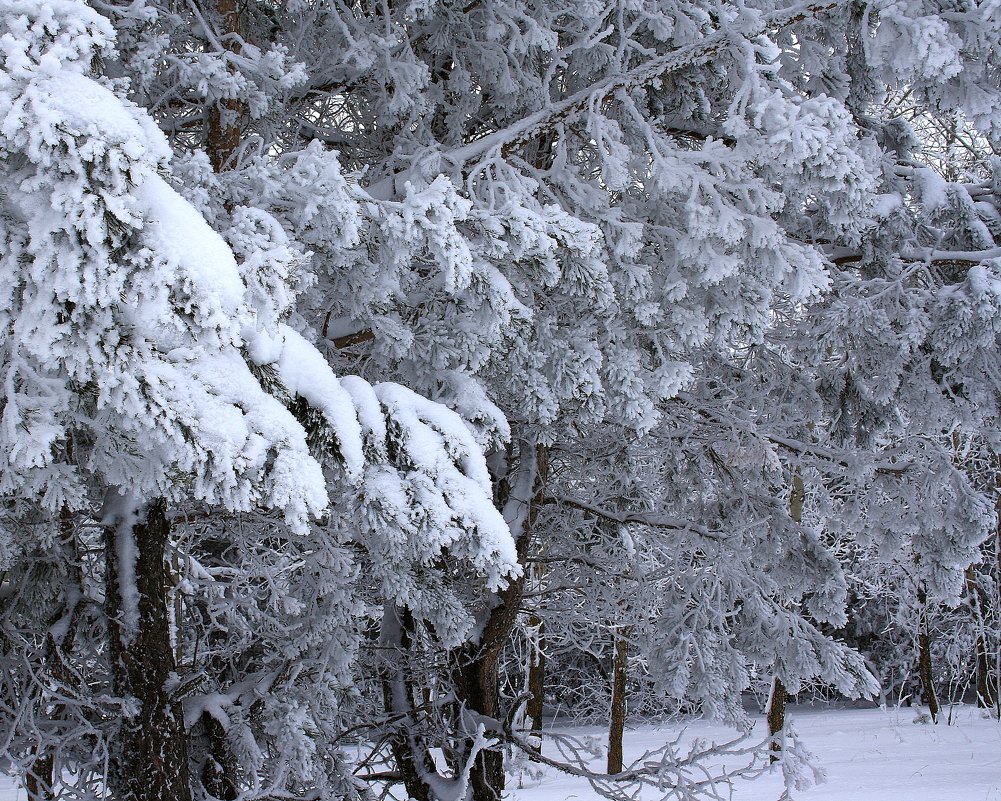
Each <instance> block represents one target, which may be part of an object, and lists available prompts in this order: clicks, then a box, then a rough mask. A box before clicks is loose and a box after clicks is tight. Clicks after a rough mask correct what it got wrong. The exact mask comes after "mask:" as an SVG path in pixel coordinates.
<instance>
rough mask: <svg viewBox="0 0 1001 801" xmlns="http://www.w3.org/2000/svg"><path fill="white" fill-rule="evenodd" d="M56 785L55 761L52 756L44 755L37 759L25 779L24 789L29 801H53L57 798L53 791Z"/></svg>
mask: <svg viewBox="0 0 1001 801" xmlns="http://www.w3.org/2000/svg"><path fill="white" fill-rule="evenodd" d="M54 784H55V760H54V759H53V758H52V755H51V754H43V755H41V756H38V757H36V758H35V761H34V762H32V764H31V769H30V770H29V771H28V774H27V775H26V776H25V777H24V789H25V791H26V792H27V795H28V801H52V799H54V798H55V797H56V795H55V792H54V790H53V785H54Z"/></svg>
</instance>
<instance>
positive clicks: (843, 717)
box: [0, 707, 1001, 801]
mask: <svg viewBox="0 0 1001 801" xmlns="http://www.w3.org/2000/svg"><path fill="white" fill-rule="evenodd" d="M790 717H791V719H792V720H793V721H794V725H795V726H796V729H797V731H798V732H799V735H800V737H801V739H802V740H803V741H804V744H805V745H806V747H807V748H809V749H810V751H812V752H813V753H814V754H815V755H816V757H817V759H818V761H819V762H820V763H821V765H822V766H823V768H824V769H825V770H826V772H827V781H826V783H824V784H821V785H819V786H816V787H813V788H811V789H809V790H800V791H796V792H794V794H793V798H794V799H796V801H1001V724H999V723H998V721H997V719H996V718H995V719H993V720H991V719H987V718H985V717H984V716H983V715H982V714H981V712H980V711H979V710H977V709H973V708H971V707H957V708H955V709H954V710H953V724H952V725H946V724H945V723H944V722H942V723H940V724H939V725H937V726H932V725H930V724H928V723H915V722H914V718H915V711H914V710H913V709H909V708H901V709H889V710H882V709H864V710H863V709H851V710H839V709H819V708H812V709H803V708H796V709H794V710H793V712H792V713H791V716H790ZM763 727H764V721H763V720H762V721H759V722H758V725H757V728H756V729H755V735H758V734H760V733H761V731H762V729H763ZM688 732H689V734H690V735H691V736H692V737H710V738H717V739H723V738H727V739H728V738H729V737H730V736H731V735H730V732H729V731H728V730H727V729H724V728H723V727H720V726H712V725H710V724H707V723H704V722H701V721H697V722H694V723H691V724H689V726H688ZM573 733H574V734H577V735H591V736H596V737H602V738H603V737H604V732H603V731H601V730H600V729H597V728H593V729H578V730H575V731H574V732H573ZM666 733H667V734H668V735H669V736H673V735H674V734H675V730H673V729H672V730H669V731H667V732H666ZM660 742H661V735H660V733H659V732H658V730H657V729H656V728H653V727H649V726H643V727H637V728H632V729H630V730H628V731H627V732H626V743H625V748H626V757H627V759H628V757H629V755H630V754H634V755H635V754H639V753H641V752H642V751H644V750H646V749H651V748H655V747H656V746H657V745H659V743H660ZM594 767H595V768H599V767H600V762H599V761H596V762H595V765H594ZM508 788H509V790H510V792H509V794H508V795H509V797H510V799H511V801H564V799H575V801H587V800H588V799H596V798H597V797H598V796H596V795H595V793H594V791H593V790H591V788H590V786H589V785H588V784H587V782H585V781H584V780H583V779H576V778H573V777H570V776H565V775H563V774H560V773H557V772H556V771H553V770H547V771H546V772H545V774H544V775H543V776H542V778H541V779H536V778H532V777H531V776H530V775H529V774H528V773H522V774H521V775H520V776H519V775H515V776H512V777H510V778H509V783H508ZM781 793H782V779H781V776H779V775H778V774H777V773H776V774H775V775H768V776H764V777H762V778H760V779H757V780H756V781H754V782H750V783H745V784H742V785H740V786H738V787H736V788H735V790H734V793H733V797H732V801H778V798H779V796H780V795H781ZM643 797H644V798H649V799H653V798H656V796H655V795H653V794H647V795H644V796H643ZM0 801H25V793H24V790H23V789H20V788H18V787H17V785H16V784H15V783H14V782H13V781H12V780H10V779H8V778H7V777H5V776H2V775H0Z"/></svg>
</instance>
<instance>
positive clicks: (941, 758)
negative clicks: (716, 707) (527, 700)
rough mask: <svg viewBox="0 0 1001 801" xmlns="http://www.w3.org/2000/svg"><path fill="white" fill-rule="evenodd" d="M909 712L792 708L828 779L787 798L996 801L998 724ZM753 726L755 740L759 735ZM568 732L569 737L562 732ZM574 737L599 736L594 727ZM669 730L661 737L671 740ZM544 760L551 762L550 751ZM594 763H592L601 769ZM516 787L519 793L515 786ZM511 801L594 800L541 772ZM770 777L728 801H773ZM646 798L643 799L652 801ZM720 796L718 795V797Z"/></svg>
mask: <svg viewBox="0 0 1001 801" xmlns="http://www.w3.org/2000/svg"><path fill="white" fill-rule="evenodd" d="M915 711H916V710H914V709H911V708H906V707H903V708H900V709H894V708H891V709H830V708H827V709H823V708H809V707H808V708H801V707H797V708H793V710H792V711H791V714H790V719H791V720H792V721H793V724H794V726H795V728H796V731H797V732H798V733H799V736H800V739H801V740H802V741H803V744H804V745H805V747H806V748H807V749H809V750H810V751H811V752H812V753H813V754H814V755H815V756H816V757H817V761H818V762H819V763H820V764H821V766H822V767H823V768H824V770H825V771H826V774H827V781H826V782H825V783H823V784H820V785H817V786H815V787H812V788H810V789H808V790H799V791H795V792H794V793H793V797H794V798H795V799H796V801H1001V724H999V723H998V721H997V719H996V718H995V719H993V720H991V719H985V718H984V717H983V715H982V713H981V711H980V710H977V709H975V708H972V707H956V708H954V709H953V725H946V724H945V722H944V721H940V723H939V724H938V725H937V726H933V725H931V724H930V723H915V722H914V719H915ZM687 730H688V733H689V734H690V735H691V736H692V737H708V738H716V739H717V740H719V739H722V738H727V737H728V732H727V730H726V729H723V728H722V727H719V726H713V725H711V724H707V723H705V722H702V721H695V722H692V723H689V724H688V729H687ZM764 731H765V723H764V720H760V721H758V723H757V725H756V727H755V730H754V735H755V740H758V739H760V738H763V737H764ZM568 733H569V732H568ZM574 733H575V734H588V735H596V736H603V732H601V731H600V730H599V729H587V730H578V731H576V732H574ZM675 733H676V732H675V731H674V730H666V731H665V732H664V734H666V735H667V736H673V735H674V734H675ZM659 737H660V735H659V734H658V731H657V729H655V728H651V727H639V728H634V729H632V730H628V731H627V732H626V737H625V741H626V742H625V750H626V760H627V762H628V759H629V757H630V755H633V756H638V755H639V754H641V753H643V751H644V750H647V749H652V748H655V747H656V746H657V745H658V744H659V743H660V742H661V741H662V740H661V739H659ZM544 753H548V754H549V755H550V756H553V757H555V756H557V755H556V754H555V753H552V752H551V750H550V751H549V752H544ZM601 764H602V762H601V760H597V761H596V762H595V763H594V765H593V766H594V767H595V768H596V769H599V770H600V769H601ZM519 784H521V785H522V786H521V787H520V788H519V787H518V785H519ZM511 789H512V790H513V792H512V796H513V798H514V799H517V801H564V799H575V801H586V800H587V799H596V798H598V796H597V795H596V794H595V792H594V791H593V790H592V789H591V787H590V786H589V785H588V784H587V782H586V781H585V780H583V779H576V778H573V777H570V776H566V775H564V774H560V773H557V772H556V771H554V770H547V771H546V773H545V775H544V776H543V778H542V779H541V780H535V779H532V778H530V777H529V776H527V775H522V777H521V781H520V782H519V779H518V777H515V778H514V779H513V780H512V782H511ZM782 790H783V785H782V777H781V775H779V774H778V773H777V772H776V773H772V774H769V775H765V776H762V777H760V778H758V779H756V780H755V781H753V782H745V783H742V784H740V785H738V786H736V787H735V789H734V792H733V796H732V801H778V799H779V796H780V795H781V794H782ZM656 797H657V796H656V795H655V794H654V793H652V791H651V792H649V793H647V794H645V795H644V796H643V798H646V799H653V798H656ZM724 797H725V795H724Z"/></svg>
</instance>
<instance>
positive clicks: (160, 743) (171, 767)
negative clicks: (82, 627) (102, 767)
mask: <svg viewBox="0 0 1001 801" xmlns="http://www.w3.org/2000/svg"><path fill="white" fill-rule="evenodd" d="M110 492H111V493H114V492H115V490H111V491H110ZM112 503H115V501H112ZM119 503H120V502H119ZM116 505H117V504H116ZM121 506H122V509H121V511H120V512H118V513H117V514H114V515H113V516H112V517H111V519H107V518H106V520H105V522H106V524H107V527H106V529H105V532H106V536H105V541H106V547H105V552H106V559H107V572H106V575H105V606H106V610H107V615H108V639H109V644H110V656H111V668H112V677H113V682H114V691H115V694H116V695H118V696H120V697H122V698H124V699H126V700H127V701H128V703H129V704H130V705H131V708H130V709H129V711H128V712H126V713H125V714H124V715H123V717H122V722H121V725H120V728H119V730H118V732H117V736H116V738H115V740H114V742H113V743H112V753H111V760H110V765H109V775H108V783H109V785H110V788H111V791H112V795H113V797H114V798H115V801H190V800H191V787H190V783H189V781H188V754H187V747H186V741H185V732H184V725H183V717H182V713H181V709H180V705H179V704H178V703H177V702H176V701H175V700H174V699H172V698H171V697H170V695H169V694H168V692H167V690H166V684H167V682H168V680H169V679H170V678H171V677H172V676H173V674H174V669H175V664H174V651H173V649H172V648H171V643H170V626H169V618H168V609H167V598H166V587H167V584H168V575H167V568H166V564H165V561H164V556H165V551H166V547H167V539H168V535H169V534H170V523H169V522H168V520H167V515H166V503H165V502H164V500H163V499H159V500H156V501H153V502H152V503H150V504H148V505H147V506H145V507H141V506H140V507H139V508H138V509H136V510H133V509H131V508H127V506H126V505H124V504H123V505H121ZM106 508H107V507H106Z"/></svg>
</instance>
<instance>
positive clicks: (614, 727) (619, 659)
mask: <svg viewBox="0 0 1001 801" xmlns="http://www.w3.org/2000/svg"><path fill="white" fill-rule="evenodd" d="M629 633H630V629H629V628H626V629H623V630H621V631H619V632H618V633H617V634H615V655H614V657H613V661H612V711H611V715H609V723H608V766H607V768H608V769H607V772H608V773H621V772H622V735H623V730H624V729H625V726H626V679H627V678H628V676H629Z"/></svg>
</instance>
